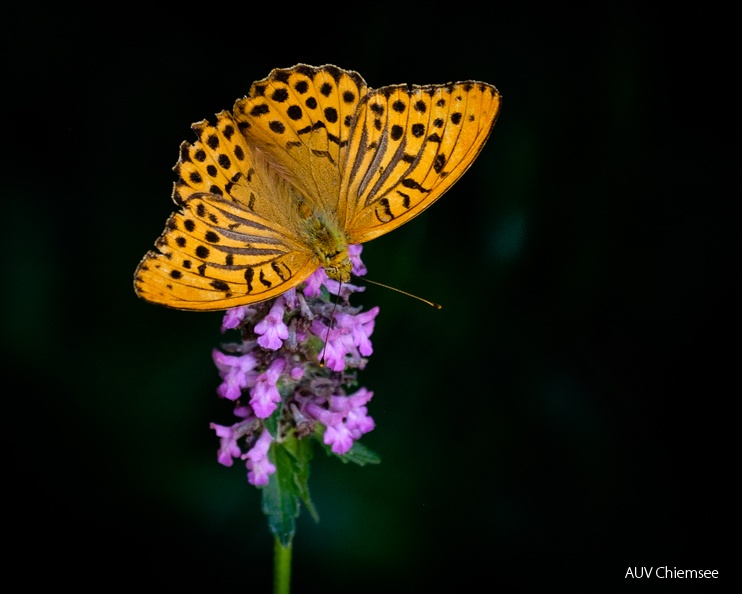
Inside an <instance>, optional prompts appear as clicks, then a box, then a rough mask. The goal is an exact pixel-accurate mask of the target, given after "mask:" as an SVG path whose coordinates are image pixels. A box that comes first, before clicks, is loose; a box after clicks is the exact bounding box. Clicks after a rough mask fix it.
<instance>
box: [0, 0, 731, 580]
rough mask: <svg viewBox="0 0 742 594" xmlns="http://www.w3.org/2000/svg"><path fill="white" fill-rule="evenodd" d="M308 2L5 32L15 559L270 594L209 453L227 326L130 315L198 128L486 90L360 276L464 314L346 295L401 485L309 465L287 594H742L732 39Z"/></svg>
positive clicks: (561, 10)
mask: <svg viewBox="0 0 742 594" xmlns="http://www.w3.org/2000/svg"><path fill="white" fill-rule="evenodd" d="M158 6H159V5H158ZM163 6H164V5H163ZM292 6H293V8H291V7H289V6H279V5H276V6H275V9H274V10H272V11H271V10H269V9H268V8H264V9H257V8H256V7H255V6H251V5H248V4H243V5H240V4H237V5H229V6H224V5H220V4H214V5H203V6H200V7H196V6H194V7H192V8H188V7H187V6H183V5H172V6H168V7H167V9H164V8H157V9H155V8H153V9H152V12H151V13H147V12H137V13H128V12H126V10H128V9H125V8H124V7H123V6H122V7H120V8H119V9H115V10H114V9H106V12H101V13H96V12H95V9H94V8H93V7H92V5H90V7H89V8H86V9H77V8H75V7H74V6H71V5H65V6H63V7H62V6H60V7H59V8H56V9H44V10H42V9H39V10H38V11H29V10H26V11H22V12H21V11H19V10H17V9H13V8H10V9H6V15H5V26H4V28H5V32H4V37H3V45H4V49H3V62H4V64H3V71H4V75H3V76H4V89H5V90H4V92H3V95H4V99H5V102H6V107H5V109H4V115H5V118H4V119H5V122H4V126H3V128H4V152H5V153H6V156H5V157H4V164H5V167H4V175H5V182H4V184H3V199H2V201H3V218H2V226H3V233H2V234H0V238H1V239H0V241H2V254H3V268H4V274H3V275H2V276H3V280H2V292H1V293H0V295H1V301H0V319H1V320H2V328H1V332H2V370H3V381H2V384H1V385H2V386H3V395H4V397H3V403H4V404H3V410H4V413H3V417H4V419H5V423H4V427H5V430H4V431H3V452H4V454H5V463H4V475H5V477H6V479H5V481H4V484H5V486H4V491H5V492H6V494H7V496H6V498H5V502H6V503H5V522H4V523H5V527H4V529H3V536H4V538H5V539H7V541H8V542H9V544H10V547H12V551H14V554H11V556H10V557H9V558H8V557H6V562H7V565H8V566H11V567H12V566H18V564H19V563H20V562H21V561H22V560H26V562H28V560H29V559H37V560H38V561H37V562H39V563H43V564H44V566H45V567H47V568H48V571H38V572H37V571H32V572H31V573H30V574H27V575H26V576H25V577H26V580H27V583H29V582H30V583H34V582H37V581H48V583H49V584H50V585H57V586H59V585H62V584H84V583H90V584H95V583H99V582H98V580H99V579H100V578H99V576H100V575H101V572H102V574H103V575H104V576H105V583H111V584H121V583H124V584H128V585H131V586H135V585H141V586H143V585H149V586H161V587H163V588H166V589H172V590H175V589H176V588H186V589H188V588H189V587H192V586H193V585H194V584H201V583H203V582H206V583H207V584H208V585H209V586H210V587H211V588H213V589H214V590H225V589H233V588H239V589H240V591H251V592H267V591H269V590H270V582H271V570H272V568H271V563H272V538H271V536H270V534H269V532H268V529H267V525H266V522H265V519H264V517H263V516H262V514H261V511H260V495H259V492H258V490H256V489H255V488H253V487H251V486H249V485H248V484H247V482H246V480H245V473H244V469H243V467H242V466H241V465H240V466H235V467H233V468H231V469H226V468H224V467H222V466H220V465H219V464H217V462H216V449H217V446H218V442H217V439H216V437H215V436H214V434H213V432H211V431H210V430H209V427H208V424H209V422H210V421H215V422H219V423H223V424H227V423H228V422H231V407H230V406H229V405H228V404H227V403H225V402H220V401H219V399H218V398H217V396H216V394H215V389H216V386H217V385H218V383H219V378H218V375H217V372H216V370H215V368H214V367H213V364H212V362H211V357H210V352H211V349H212V348H213V347H215V346H217V345H218V344H219V342H220V340H221V338H222V337H221V335H220V333H219V326H220V321H221V315H220V314H218V313H213V314H199V313H189V312H179V311H170V310H166V309H163V308H159V307H156V306H153V305H150V304H147V303H145V302H142V301H140V300H138V299H137V298H136V296H135V295H134V291H133V289H132V275H133V272H134V268H135V267H136V265H137V263H138V262H139V259H140V258H141V257H142V255H143V254H144V253H145V252H146V251H147V250H148V249H150V247H151V246H152V244H153V242H154V240H155V238H156V237H157V236H158V235H159V233H160V232H161V231H162V228H163V226H164V223H165V219H166V218H167V216H168V215H169V214H170V212H172V210H173V208H174V206H173V204H172V202H171V201H170V193H171V187H172V182H173V181H174V174H173V173H172V171H171V167H172V166H173V165H174V163H175V161H176V159H177V156H178V146H179V144H180V142H181V141H182V140H189V141H194V140H195V135H194V133H193V132H192V131H191V130H190V128H189V126H190V124H191V123H192V122H195V121H198V120H201V119H204V118H209V119H212V121H213V114H214V113H216V112H218V111H221V110H222V109H230V108H231V106H232V104H233V102H234V100H235V99H237V98H238V97H241V96H243V95H244V94H245V93H246V92H247V90H248V89H249V87H250V84H251V83H252V81H254V80H257V79H260V78H263V77H265V76H266V75H267V74H268V73H269V72H270V70H271V69H272V68H274V67H289V66H292V65H294V64H295V63H297V62H304V63H308V64H313V65H320V64H324V63H334V64H337V65H338V66H341V67H343V68H347V69H353V70H357V71H358V72H360V73H361V75H362V76H363V77H364V78H365V80H366V81H367V83H368V84H369V85H370V86H372V87H378V86H384V85H387V84H392V83H400V82H408V83H416V84H431V83H444V82H448V81H456V80H466V79H475V80H483V81H487V82H490V83H492V84H495V85H496V86H497V87H498V88H499V90H500V91H501V93H502V95H503V97H504V101H503V109H502V113H501V115H500V119H499V121H498V123H497V125H496V126H495V129H494V132H493V134H492V137H491V138H490V140H489V142H488V144H487V145H486V147H485V149H484V151H483V152H482V154H481V155H480V157H479V158H478V160H477V161H476V162H475V164H474V165H473V167H472V168H471V169H470V170H469V172H468V173H467V174H466V175H465V176H464V177H463V178H462V179H461V180H460V181H459V182H458V183H457V184H456V186H454V188H453V189H452V190H451V191H450V192H449V193H448V194H447V195H446V196H445V197H444V198H443V199H441V201H440V202H438V203H437V204H436V205H435V206H434V207H433V208H431V209H430V210H429V211H428V212H426V213H425V214H424V215H423V216H421V217H419V218H418V219H416V220H414V221H412V222H410V223H409V224H407V225H405V226H404V227H402V228H400V229H398V230H396V231H394V232H393V233H391V234H389V235H387V236H385V237H382V238H379V239H378V240H375V241H373V242H371V243H369V244H367V245H366V246H365V250H364V259H365V262H366V263H367V265H368V267H369V276H370V277H371V278H374V279H377V280H380V281H382V282H385V283H388V284H391V285H394V286H396V287H400V288H402V289H405V290H408V291H411V292H413V293H416V294H418V295H421V296H424V297H426V298H428V299H431V300H434V301H437V302H440V303H442V304H443V305H444V308H443V310H441V311H434V310H432V309H431V308H428V307H426V306H424V305H421V304H419V303H418V302H416V301H413V300H411V299H407V298H405V297H402V296H400V295H398V294H396V293H392V292H390V291H386V290H383V289H378V288H369V289H368V290H367V292H366V294H365V295H364V296H363V297H362V298H361V299H360V300H359V301H358V302H359V303H363V304H365V305H366V306H367V307H371V306H373V305H376V304H378V305H380V306H381V314H380V315H379V317H378V318H377V323H376V330H375V333H374V335H373V337H372V338H373V342H374V347H375V353H374V355H373V356H372V357H371V358H370V363H369V365H368V368H367V369H366V371H364V372H363V373H362V375H361V383H362V385H364V386H366V387H368V388H369V389H370V390H373V391H374V393H375V396H374V399H373V400H372V401H371V403H370V413H371V415H372V416H373V417H374V419H375V420H376V423H377V428H376V429H375V430H374V431H373V432H372V433H370V434H369V435H367V436H366V437H365V438H364V440H363V442H364V443H365V444H366V445H368V446H369V447H371V448H372V449H374V450H375V451H376V452H377V453H378V454H379V455H380V456H381V457H382V459H383V462H382V464H381V465H379V466H374V467H366V468H358V467H351V466H348V465H343V464H341V463H340V462H338V461H337V460H333V459H329V458H327V457H325V456H324V455H323V454H321V453H320V452H319V450H318V451H317V457H316V459H315V462H314V464H313V467H312V477H311V480H310V487H311V489H312V494H313V498H314V502H315V505H316V507H317V509H318V511H319V513H320V516H321V521H320V523H319V524H315V523H314V522H313V521H312V520H311V519H310V518H309V517H308V515H307V514H306V513H304V514H303V515H302V517H301V519H300V520H299V526H298V533H297V536H296V539H295V547H294V574H293V583H294V586H295V588H294V589H295V591H296V592H320V591H322V592H326V591H339V592H347V591H354V592H378V591H380V590H381V588H384V589H386V590H391V591H402V590H404V591H409V592H418V591H426V588H430V587H432V586H435V585H438V586H440V585H441V584H445V583H449V582H452V581H456V582H457V583H458V585H459V586H458V587H459V588H460V589H457V590H456V591H463V590H466V587H467V584H468V583H476V582H481V583H483V584H486V585H487V586H492V589H497V588H502V589H504V591H511V592H512V591H519V590H522V591H532V590H533V589H534V588H539V589H541V588H546V587H551V586H555V585H565V586H576V585H578V584H580V583H581V582H584V581H587V580H590V581H591V582H592V583H593V584H594V585H598V586H599V587H600V589H601V590H607V589H611V588H613V587H617V588H618V587H625V586H628V585H629V584H627V583H625V581H624V575H625V573H626V571H627V569H628V568H629V567H634V566H637V567H641V566H647V567H657V566H668V567H670V568H673V567H677V568H678V569H717V570H719V571H720V572H721V578H720V580H719V582H721V581H726V582H727V583H729V582H730V580H733V579H734V578H735V577H736V576H734V575H733V574H732V571H733V570H732V566H731V565H730V564H729V563H728V562H727V560H726V559H725V558H724V551H725V546H724V543H725V540H726V539H727V538H736V535H737V534H738V532H737V526H736V499H737V498H738V497H737V493H738V492H737V491H736V490H733V489H732V486H731V485H730V481H729V478H730V475H732V474H738V471H735V472H732V471H733V468H732V463H733V462H732V461H733V460H737V458H738V457H737V455H734V451H738V450H737V449H736V443H734V444H733V443H732V440H731V433H730V431H732V430H733V425H734V427H736V423H733V422H732V421H733V419H732V414H733V413H732V411H733V410H734V408H733V405H734V402H735V400H737V399H738V390H739V387H738V382H737V373H736V372H737V365H738V356H737V355H736V354H735V356H733V355H732V353H733V349H734V350H735V351H736V348H737V346H736V345H737V343H738V340H739V339H738V334H737V330H736V327H737V326H736V324H735V323H733V320H732V316H731V306H732V301H733V295H732V290H733V288H736V287H733V285H734V284H736V283H738V282H739V281H738V266H739V265H738V260H737V258H736V257H734V258H733V254H732V250H733V247H736V241H735V242H733V236H732V233H733V231H736V227H737V225H736V219H734V218H733V217H732V214H731V206H732V202H733V200H732V198H735V199H738V198H739V191H738V190H736V191H735V190H733V189H732V187H731V162H732V156H733V155H734V156H735V157H737V158H738V153H739V148H738V146H737V144H738V142H737V137H736V135H735V132H734V131H733V125H736V122H737V121H738V117H739V116H738V110H739V108H738V106H737V103H738V99H737V98H736V96H735V95H733V89H734V87H735V84H736V83H735V79H736V78H738V68H737V67H736V66H735V65H732V63H731V59H730V58H731V57H732V55H733V54H732V53H731V52H732V47H733V44H732V39H733V38H732V37H730V36H729V35H728V34H727V33H726V27H725V23H727V22H730V20H731V17H730V15H725V14H723V13H718V12H715V11H714V10H713V9H712V8H711V7H710V5H709V6H706V5H701V7H700V8H699V7H695V6H694V7H693V12H690V13H689V12H683V13H682V14H680V13H679V12H678V11H675V12H672V13H671V14H668V13H659V12H657V13H655V12H652V11H650V10H648V9H646V8H643V7H642V6H641V5H640V4H632V3H614V4H612V5H609V6H603V5H601V7H600V8H596V7H593V6H592V5H572V7H571V8H565V7H564V6H561V5H560V6H559V7H558V8H556V7H554V8H551V9H548V10H544V8H543V7H541V6H529V5H522V4H519V5H517V7H514V6H512V5H507V6H501V5H494V4H492V5H489V4H488V5H484V4H482V5H474V4H463V3H453V4H427V3H425V4H424V5H421V4H414V5H413V4H410V5H409V8H402V7H403V6H404V5H402V4H400V3H396V4H394V5H384V4H380V3H371V4H368V5H365V6H360V5H348V6H345V7H343V6H341V5H338V6H337V7H333V6H332V5H324V6H320V5H317V4H312V5H305V6H299V5H292ZM678 10H679V9H678ZM8 11H9V12H8ZM733 143H734V144H733ZM737 160H738V159H735V162H736V161H737ZM734 181H736V180H734ZM735 239H736V238H735ZM735 279H737V280H735ZM734 299H735V303H734V304H735V305H737V304H738V300H737V299H736V297H735V298H734ZM735 394H737V396H735ZM733 448H734V449H733ZM735 464H736V463H735ZM735 467H736V466H735ZM733 506H734V509H733ZM6 550H7V549H6ZM34 563H36V562H34ZM654 582H655V585H656V584H657V583H659V581H658V580H654ZM719 582H717V583H716V585H720V584H719ZM663 583H665V584H667V582H663ZM695 585H697V586H702V585H707V584H695ZM484 589H485V590H487V589H488V587H485V588H484Z"/></svg>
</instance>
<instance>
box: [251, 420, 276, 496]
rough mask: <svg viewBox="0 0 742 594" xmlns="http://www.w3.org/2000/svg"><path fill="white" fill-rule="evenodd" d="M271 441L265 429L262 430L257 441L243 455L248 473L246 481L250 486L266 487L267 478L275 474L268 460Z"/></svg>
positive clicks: (274, 468) (273, 467)
mask: <svg viewBox="0 0 742 594" xmlns="http://www.w3.org/2000/svg"><path fill="white" fill-rule="evenodd" d="M272 441H273V438H272V437H271V434H270V433H268V430H267V429H263V432H262V433H261V434H260V437H259V438H258V441H256V442H255V445H254V446H253V447H252V448H251V449H250V451H249V452H247V454H245V458H246V459H247V462H246V464H245V466H247V470H248V471H249V472H248V473H247V480H248V482H249V483H250V484H251V485H255V486H256V487H260V486H262V485H267V484H268V477H269V476H270V475H271V474H273V473H274V472H276V467H275V466H274V465H273V464H271V461H270V460H268V449H269V448H270V446H271V442H272Z"/></svg>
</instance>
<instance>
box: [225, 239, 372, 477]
mask: <svg viewBox="0 0 742 594" xmlns="http://www.w3.org/2000/svg"><path fill="white" fill-rule="evenodd" d="M348 254H349V257H350V259H351V263H352V267H353V274H355V275H357V276H358V275H363V274H365V273H366V268H365V266H364V265H363V262H362V261H361V259H360V254H361V247H360V246H348ZM323 287H324V289H325V290H323ZM360 290H363V287H357V286H355V285H353V284H351V283H340V282H338V281H335V280H332V279H328V278H327V274H326V273H325V270H324V269H323V268H318V269H317V270H316V272H315V273H314V274H312V275H311V276H310V277H309V278H308V279H307V280H306V281H305V282H304V283H302V284H301V285H299V286H298V287H296V288H294V289H290V290H288V291H286V292H285V293H284V294H283V295H281V296H279V297H276V298H275V299H273V300H269V301H265V302H261V303H256V304H252V305H250V306H249V307H247V306H246V307H236V308H234V309H231V310H229V311H227V312H226V314H225V316H224V319H223V322H222V331H225V330H228V329H235V330H239V339H238V341H235V342H232V343H230V344H224V345H223V346H222V348H223V351H224V352H221V351H218V350H215V351H214V353H213V358H214V363H215V364H216V366H217V368H218V370H219V375H220V376H221V378H222V383H221V385H220V386H219V388H218V390H217V391H218V393H219V395H220V396H222V397H224V398H227V399H229V400H232V401H233V402H234V415H235V417H237V419H236V422H235V424H234V425H232V426H224V425H217V424H216V423H212V425H211V428H212V429H213V430H214V431H216V434H217V436H218V437H219V440H220V447H219V452H218V455H217V458H218V460H219V462H220V463H221V464H223V465H225V466H231V465H232V464H233V461H234V459H235V458H241V459H243V460H246V466H247V470H248V481H249V482H250V483H251V484H253V485H257V486H261V485H265V484H267V483H268V480H269V478H268V477H269V476H270V475H271V474H273V473H275V472H276V468H275V466H274V465H273V464H271V462H270V460H269V459H268V452H269V451H271V450H270V448H271V447H274V448H283V447H287V448H292V447H295V446H294V445H289V444H292V443H295V440H304V439H313V438H314V436H316V435H318V434H322V435H323V438H322V439H323V441H324V443H325V444H326V445H328V446H329V447H330V449H331V450H332V451H333V452H334V453H335V454H338V455H343V454H346V453H348V451H349V450H350V449H351V448H352V447H353V444H354V443H355V441H356V440H358V439H359V438H360V437H361V436H362V435H363V434H365V433H368V432H369V431H371V430H372V429H373V428H374V420H373V419H372V418H371V417H370V416H369V415H368V409H367V404H368V402H369V401H370V400H371V397H372V396H373V392H369V391H368V390H366V389H365V388H361V389H359V390H358V391H357V392H355V393H354V394H352V395H347V392H346V390H347V389H348V387H350V386H353V385H355V384H356V372H357V370H360V369H363V368H364V367H365V365H366V362H367V361H366V359H365V357H367V356H369V355H370V354H371V353H373V347H372V345H371V338H370V337H371V334H372V333H373V331H374V322H375V319H376V316H377V314H378V313H379V308H378V307H374V308H372V309H370V310H368V311H363V310H362V308H360V307H353V306H351V304H350V298H351V297H352V295H353V294H354V293H355V292H358V291H360ZM327 293H330V294H331V295H337V298H335V297H332V298H329V299H328V298H327ZM323 295H324V296H323ZM318 339H319V340H318ZM279 386H280V390H279ZM269 427H270V431H271V432H273V433H272V434H271V433H269V432H268V428H269ZM318 431H319V433H318ZM271 435H275V436H279V437H276V439H277V440H278V442H277V443H275V444H274V445H273V446H271V444H272V442H273V438H272V437H271ZM245 452H246V453H245ZM306 463H307V464H308V460H307V461H306ZM307 471H308V469H307ZM281 472H283V470H282V471H281ZM294 472H300V471H298V470H294ZM301 472H304V471H301ZM281 480H283V479H281ZM287 480H289V479H287ZM290 480H296V479H290Z"/></svg>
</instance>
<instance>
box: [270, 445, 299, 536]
mask: <svg viewBox="0 0 742 594" xmlns="http://www.w3.org/2000/svg"><path fill="white" fill-rule="evenodd" d="M268 459H269V460H270V461H271V462H272V463H273V464H275V466H276V472H275V473H274V474H272V475H270V477H269V479H268V484H267V485H266V486H265V487H263V513H265V515H266V516H268V526H269V528H270V531H271V532H272V533H273V534H274V535H275V537H276V538H277V539H278V540H279V541H280V543H281V544H282V545H283V546H284V547H289V546H291V541H292V539H293V538H294V534H295V533H296V522H295V520H296V517H297V516H298V515H299V498H300V493H299V488H298V487H297V484H296V480H295V477H294V475H295V468H294V464H293V462H292V456H290V455H289V453H288V451H287V450H286V449H285V448H284V447H283V446H282V445H281V444H279V443H276V442H274V443H272V444H271V448H270V450H269V452H268Z"/></svg>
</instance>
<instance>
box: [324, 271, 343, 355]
mask: <svg viewBox="0 0 742 594" xmlns="http://www.w3.org/2000/svg"><path fill="white" fill-rule="evenodd" d="M342 288H343V283H340V287H338V294H337V295H335V303H334V304H333V306H332V311H331V312H330V327H328V328H327V336H325V345H324V346H323V347H322V354H321V355H320V358H319V366H320V367H324V366H325V351H326V350H327V343H328V341H329V340H330V328H331V327H332V323H333V321H334V320H335V310H336V309H337V307H338V300H339V299H340V292H341V291H340V289H342Z"/></svg>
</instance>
